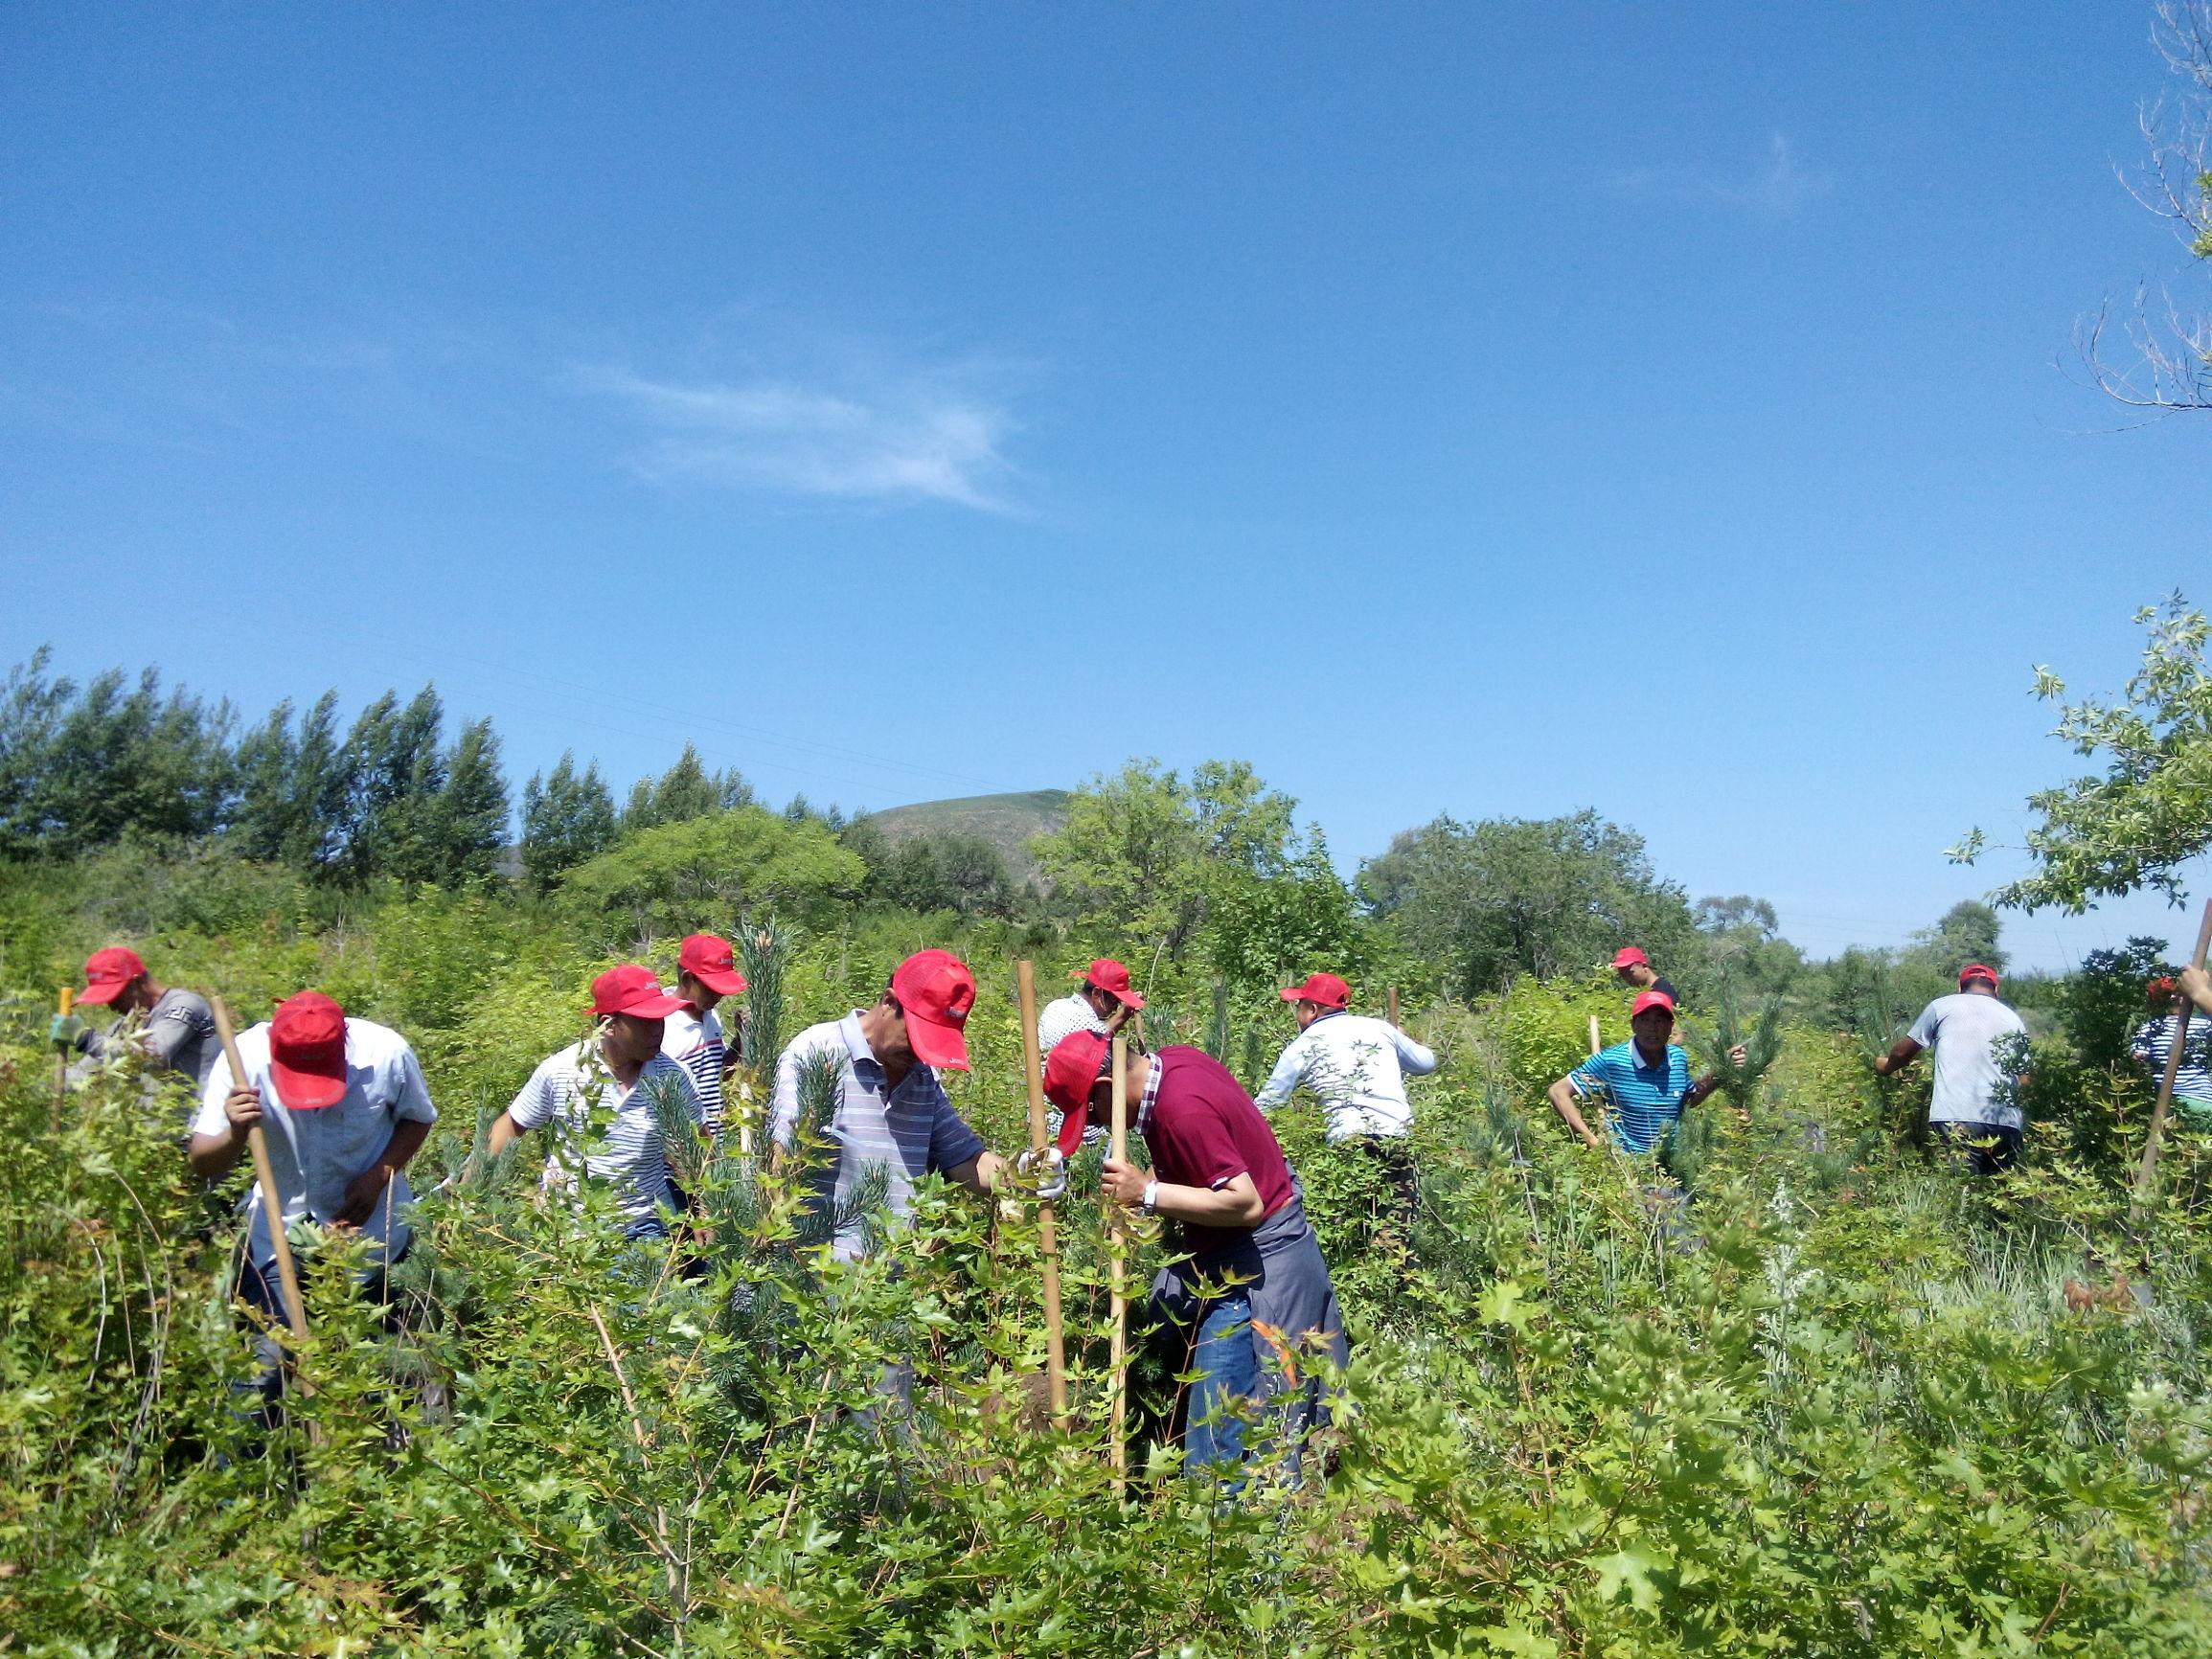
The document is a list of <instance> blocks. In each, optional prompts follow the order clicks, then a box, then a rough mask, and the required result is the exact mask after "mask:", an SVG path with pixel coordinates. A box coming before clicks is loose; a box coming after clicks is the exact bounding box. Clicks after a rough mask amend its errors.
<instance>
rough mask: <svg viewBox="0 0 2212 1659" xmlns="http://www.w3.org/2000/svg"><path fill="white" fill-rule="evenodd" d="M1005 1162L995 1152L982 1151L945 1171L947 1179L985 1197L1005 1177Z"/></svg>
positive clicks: (993, 1190)
mask: <svg viewBox="0 0 2212 1659" xmlns="http://www.w3.org/2000/svg"><path fill="white" fill-rule="evenodd" d="M1007 1168H1008V1165H1007V1162H1006V1160H1005V1159H1004V1158H1002V1157H1000V1156H999V1155H998V1154H997V1153H996V1152H992V1151H982V1152H978V1153H976V1154H975V1156H974V1157H972V1158H970V1159H969V1160H968V1162H966V1163H965V1164H959V1165H955V1166H954V1167H953V1168H952V1169H949V1170H946V1171H945V1178H946V1180H947V1181H954V1182H957V1183H958V1184H959V1185H961V1186H963V1187H966V1188H967V1189H968V1190H969V1192H970V1193H983V1194H984V1195H985V1196H986V1197H988V1196H990V1195H991V1193H993V1192H995V1191H996V1190H997V1189H998V1186H999V1183H1000V1182H1001V1181H1002V1180H1003V1179H1004V1178H1005V1175H1006V1172H1007Z"/></svg>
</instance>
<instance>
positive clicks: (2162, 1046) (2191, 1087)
mask: <svg viewBox="0 0 2212 1659" xmlns="http://www.w3.org/2000/svg"><path fill="white" fill-rule="evenodd" d="M2180 1018H2181V1016H2180V1015H2179V1014H2178V1013H2170V1014H2167V1015H2165V1016H2164V1017H2163V1018H2161V1019H2154V1020H2146V1021H2144V1023H2143V1027H2142V1029H2141V1030H2140V1031H2138V1032H2136V1033H2135V1040H2134V1042H2133V1044H2132V1047H2133V1049H2134V1051H2135V1057H2136V1058H2137V1059H2139V1060H2141V1061H2142V1062H2143V1063H2144V1064H2145V1065H2146V1066H2149V1067H2150V1068H2151V1076H2152V1077H2154V1078H2155V1079H2158V1080H2159V1081H2160V1082H2163V1081H2164V1080H2165V1078H2166V1062H2167V1060H2169V1059H2171V1058H2172V1057H2173V1054H2174V1028H2175V1026H2176V1025H2177V1024H2178V1023H2179V1022H2180ZM2174 1093H2175V1094H2176V1095H2177V1096H2178V1097H2181V1098H2184V1099H2187V1100H2192V1101H2212V1015H2205V1014H2201V1013H2197V1012H2195V1011H2192V1012H2191V1013H2190V1015H2189V1040H2188V1041H2187V1042H2186V1043H2184V1044H2182V1046H2181V1069H2180V1070H2179V1071H2178V1072H2176V1073H2175V1074H2174Z"/></svg>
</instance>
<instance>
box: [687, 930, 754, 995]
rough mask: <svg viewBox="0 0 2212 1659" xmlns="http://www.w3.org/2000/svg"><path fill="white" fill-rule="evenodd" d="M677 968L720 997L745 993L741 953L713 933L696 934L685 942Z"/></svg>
mask: <svg viewBox="0 0 2212 1659" xmlns="http://www.w3.org/2000/svg"><path fill="white" fill-rule="evenodd" d="M676 966H677V967H678V968H680V969H681V970H682V971H683V972H685V973H688V974H690V975H691V976H692V977H693V978H694V979H696V980H697V981H698V982H699V983H700V984H701V985H703V986H705V987H706V988H707V989H709V990H711V991H713V992H714V993H715V994H716V995H717V996H736V995H737V994H738V992H740V991H741V990H743V989H745V976H744V975H743V974H741V973H740V972H739V971H738V953H737V952H736V951H734V950H732V949H731V948H730V942H729V941H728V940H726V939H721V938H718V937H717V936H716V935H714V934H712V933H695V934H693V935H692V936H691V937H690V938H689V939H687V940H685V941H684V947H683V951H682V953H681V954H680V955H678V956H677V957H676Z"/></svg>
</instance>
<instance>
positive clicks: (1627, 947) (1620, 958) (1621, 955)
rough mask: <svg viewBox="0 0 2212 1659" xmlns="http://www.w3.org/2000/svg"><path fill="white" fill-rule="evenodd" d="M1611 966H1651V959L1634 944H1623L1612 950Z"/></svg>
mask: <svg viewBox="0 0 2212 1659" xmlns="http://www.w3.org/2000/svg"><path fill="white" fill-rule="evenodd" d="M1613 966H1615V967H1649V966H1652V959H1651V958H1650V957H1648V956H1646V955H1645V954H1644V953H1643V952H1642V951H1640V950H1638V949H1637V948H1636V947H1635V946H1634V945H1632V944H1624V945H1622V946H1621V948H1620V949H1618V950H1616V951H1614V952H1613Z"/></svg>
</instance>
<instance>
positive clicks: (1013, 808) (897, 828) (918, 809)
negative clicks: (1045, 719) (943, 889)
mask: <svg viewBox="0 0 2212 1659" xmlns="http://www.w3.org/2000/svg"><path fill="white" fill-rule="evenodd" d="M1071 799H1072V797H1071V796H1070V794H1069V793H1068V791H1067V790H1065V789H1029V790H1024V791H1021V792H1019V793H1015V794H1011V795H963V796H961V797H960V798H959V799H957V800H953V801H917V802H916V803H915V804H914V805H912V806H911V807H886V808H885V809H884V810H882V811H880V812H871V813H869V814H868V817H869V819H870V821H871V822H872V823H874V824H875V826H876V827H877V829H878V830H881V831H882V832H883V834H884V836H885V837H886V838H887V839H889V840H892V841H898V840H901V839H902V838H904V837H906V836H909V835H926V834H932V833H937V834H942V833H946V832H950V833H955V834H961V835H980V836H982V837H983V838H984V839H985V840H986V841H989V842H990V843H991V844H992V846H994V847H996V848H997V849H998V851H999V853H1000V855H1001V856H1003V857H1004V858H1005V859H1006V868H1007V873H1008V874H1009V875H1012V876H1013V877H1014V879H1015V885H1016V886H1026V885H1028V884H1029V883H1031V882H1033V881H1038V880H1039V876H1038V868H1037V860H1036V859H1035V858H1034V857H1032V856H1031V855H1030V851H1029V843H1030V839H1031V837H1033V836H1037V835H1047V834H1051V833H1052V832H1054V831H1055V830H1060V828H1062V827H1063V826H1064V825H1065V824H1066V823H1067V807H1068V802H1069V801H1070V800H1071Z"/></svg>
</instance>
